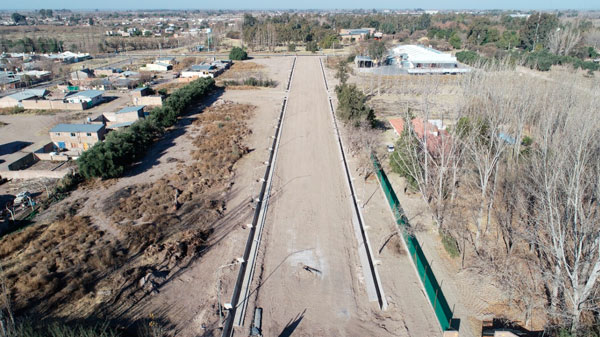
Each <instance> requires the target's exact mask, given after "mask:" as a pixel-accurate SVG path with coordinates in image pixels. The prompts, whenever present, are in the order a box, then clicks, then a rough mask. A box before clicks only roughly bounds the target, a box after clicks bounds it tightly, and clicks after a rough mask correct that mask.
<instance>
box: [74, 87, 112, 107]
mask: <svg viewBox="0 0 600 337" xmlns="http://www.w3.org/2000/svg"><path fill="white" fill-rule="evenodd" d="M103 94H104V91H101V90H85V91H79V92H73V93H69V94H68V95H67V96H65V102H67V103H85V104H87V107H88V108H91V107H93V106H95V105H97V104H99V103H100V102H102V99H103V98H102V95H103Z"/></svg>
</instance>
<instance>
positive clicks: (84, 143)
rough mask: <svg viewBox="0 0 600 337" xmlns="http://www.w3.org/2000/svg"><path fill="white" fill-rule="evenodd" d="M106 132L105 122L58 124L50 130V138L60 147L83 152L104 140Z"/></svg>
mask: <svg viewBox="0 0 600 337" xmlns="http://www.w3.org/2000/svg"><path fill="white" fill-rule="evenodd" d="M105 134H106V128H105V127H104V124H58V125H56V126H55V127H53V128H52V129H51V130H50V139H51V140H52V142H53V143H54V145H56V147H58V148H59V149H64V150H70V151H77V152H79V153H81V152H83V151H85V150H87V149H89V148H90V147H92V146H93V145H94V144H96V143H97V142H99V141H102V140H103V139H104V135H105Z"/></svg>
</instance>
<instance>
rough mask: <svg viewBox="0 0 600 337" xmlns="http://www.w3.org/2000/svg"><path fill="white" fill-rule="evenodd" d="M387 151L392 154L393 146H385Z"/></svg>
mask: <svg viewBox="0 0 600 337" xmlns="http://www.w3.org/2000/svg"><path fill="white" fill-rule="evenodd" d="M387 151H388V152H394V145H392V144H388V146H387Z"/></svg>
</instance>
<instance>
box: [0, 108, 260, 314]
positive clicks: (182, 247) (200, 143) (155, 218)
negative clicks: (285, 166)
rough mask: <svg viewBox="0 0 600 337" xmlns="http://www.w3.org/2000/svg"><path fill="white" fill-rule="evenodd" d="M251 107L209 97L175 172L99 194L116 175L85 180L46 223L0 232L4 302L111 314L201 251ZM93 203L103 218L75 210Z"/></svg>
mask: <svg viewBox="0 0 600 337" xmlns="http://www.w3.org/2000/svg"><path fill="white" fill-rule="evenodd" d="M253 110H254V107H253V106H250V105H243V104H234V103H231V102H224V101H218V102H217V103H215V104H213V105H212V106H211V107H209V108H207V109H205V111H204V112H203V113H201V114H199V115H197V118H196V119H195V120H194V121H193V122H192V124H191V125H189V126H188V127H189V128H191V129H192V130H196V131H198V132H193V133H192V134H193V136H191V135H190V134H188V135H183V137H188V138H191V139H189V140H190V142H191V143H192V146H191V147H190V149H191V150H190V151H189V152H190V153H189V159H188V160H186V161H185V162H184V161H182V160H180V159H175V158H169V160H167V162H169V161H170V159H172V160H173V161H177V163H176V166H175V169H174V170H169V171H168V173H166V174H164V175H163V176H162V177H160V178H158V179H157V180H155V181H154V182H152V183H134V184H129V185H126V186H124V187H119V188H118V189H116V192H115V193H112V194H110V195H108V196H104V195H101V193H99V192H98V191H99V190H102V189H105V190H106V189H110V188H111V187H115V186H120V184H119V180H117V181H114V182H112V183H110V182H108V183H107V182H101V183H99V182H97V183H94V184H89V185H87V186H86V187H83V190H81V191H78V192H77V193H74V195H73V196H72V197H71V198H69V199H68V200H65V201H64V202H62V203H61V204H59V205H57V206H56V208H60V209H56V208H55V209H54V210H53V212H54V213H56V216H55V220H54V221H52V222H51V223H49V224H42V225H40V224H36V225H33V226H30V227H27V228H25V229H24V230H22V231H21V232H18V233H13V234H11V235H8V236H6V237H4V238H2V239H1V240H0V259H1V260H2V263H1V264H0V265H1V267H2V269H3V271H4V275H5V277H4V281H5V283H6V285H7V288H8V290H9V298H10V299H11V302H12V307H13V309H14V310H15V311H16V312H17V313H22V314H34V315H40V316H67V317H69V318H77V317H86V316H88V315H90V314H92V313H94V314H96V315H97V314H98V313H99V312H101V313H104V314H105V315H106V317H108V318H110V317H111V316H112V314H111V313H113V314H114V313H119V312H121V313H122V312H125V311H126V310H127V308H129V307H131V306H132V305H134V304H135V303H137V302H139V301H140V300H141V299H142V298H143V297H144V296H146V295H147V294H150V293H153V292H158V291H159V289H160V287H161V285H162V284H165V283H166V282H168V281H169V280H171V279H172V278H173V277H174V276H176V275H177V274H178V272H179V271H180V270H181V269H182V268H184V267H185V266H187V265H189V264H190V263H191V262H192V261H194V260H195V259H198V258H199V257H201V256H202V254H203V252H205V251H206V249H207V248H208V247H209V246H210V239H209V238H210V234H211V233H212V231H213V230H214V228H213V227H214V223H215V222H216V221H217V220H218V219H219V218H220V217H222V214H223V212H224V210H225V201H226V199H225V198H226V193H227V191H228V190H229V189H230V187H231V184H232V181H233V176H234V170H233V167H234V164H235V163H236V162H237V161H238V160H239V159H240V158H241V157H242V156H243V155H244V154H245V153H247V152H248V148H247V147H246V146H245V145H244V138H245V137H246V136H248V135H249V133H250V130H249V128H248V127H247V125H246V121H247V119H248V118H249V117H250V115H251V114H252V113H253ZM180 137H181V136H180ZM170 164H172V163H170ZM123 179H127V178H122V179H121V180H123ZM92 201H94V202H95V204H96V205H98V204H100V205H102V209H101V211H102V213H104V219H107V222H109V223H108V224H100V223H98V221H99V220H98V219H99V218H97V217H94V216H91V215H90V214H87V213H86V212H82V210H83V209H84V208H85V207H86V205H87V204H90V203H91V202H92ZM88 207H89V206H88Z"/></svg>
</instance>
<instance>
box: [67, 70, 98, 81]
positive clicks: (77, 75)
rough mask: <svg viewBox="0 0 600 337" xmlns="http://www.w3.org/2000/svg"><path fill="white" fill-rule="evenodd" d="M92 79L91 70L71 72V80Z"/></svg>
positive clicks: (92, 73) (92, 72)
mask: <svg viewBox="0 0 600 337" xmlns="http://www.w3.org/2000/svg"><path fill="white" fill-rule="evenodd" d="M92 77H94V71H93V70H92V69H88V68H84V69H80V70H77V71H73V72H71V79H72V80H77V81H79V80H86V79H88V78H92Z"/></svg>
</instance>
